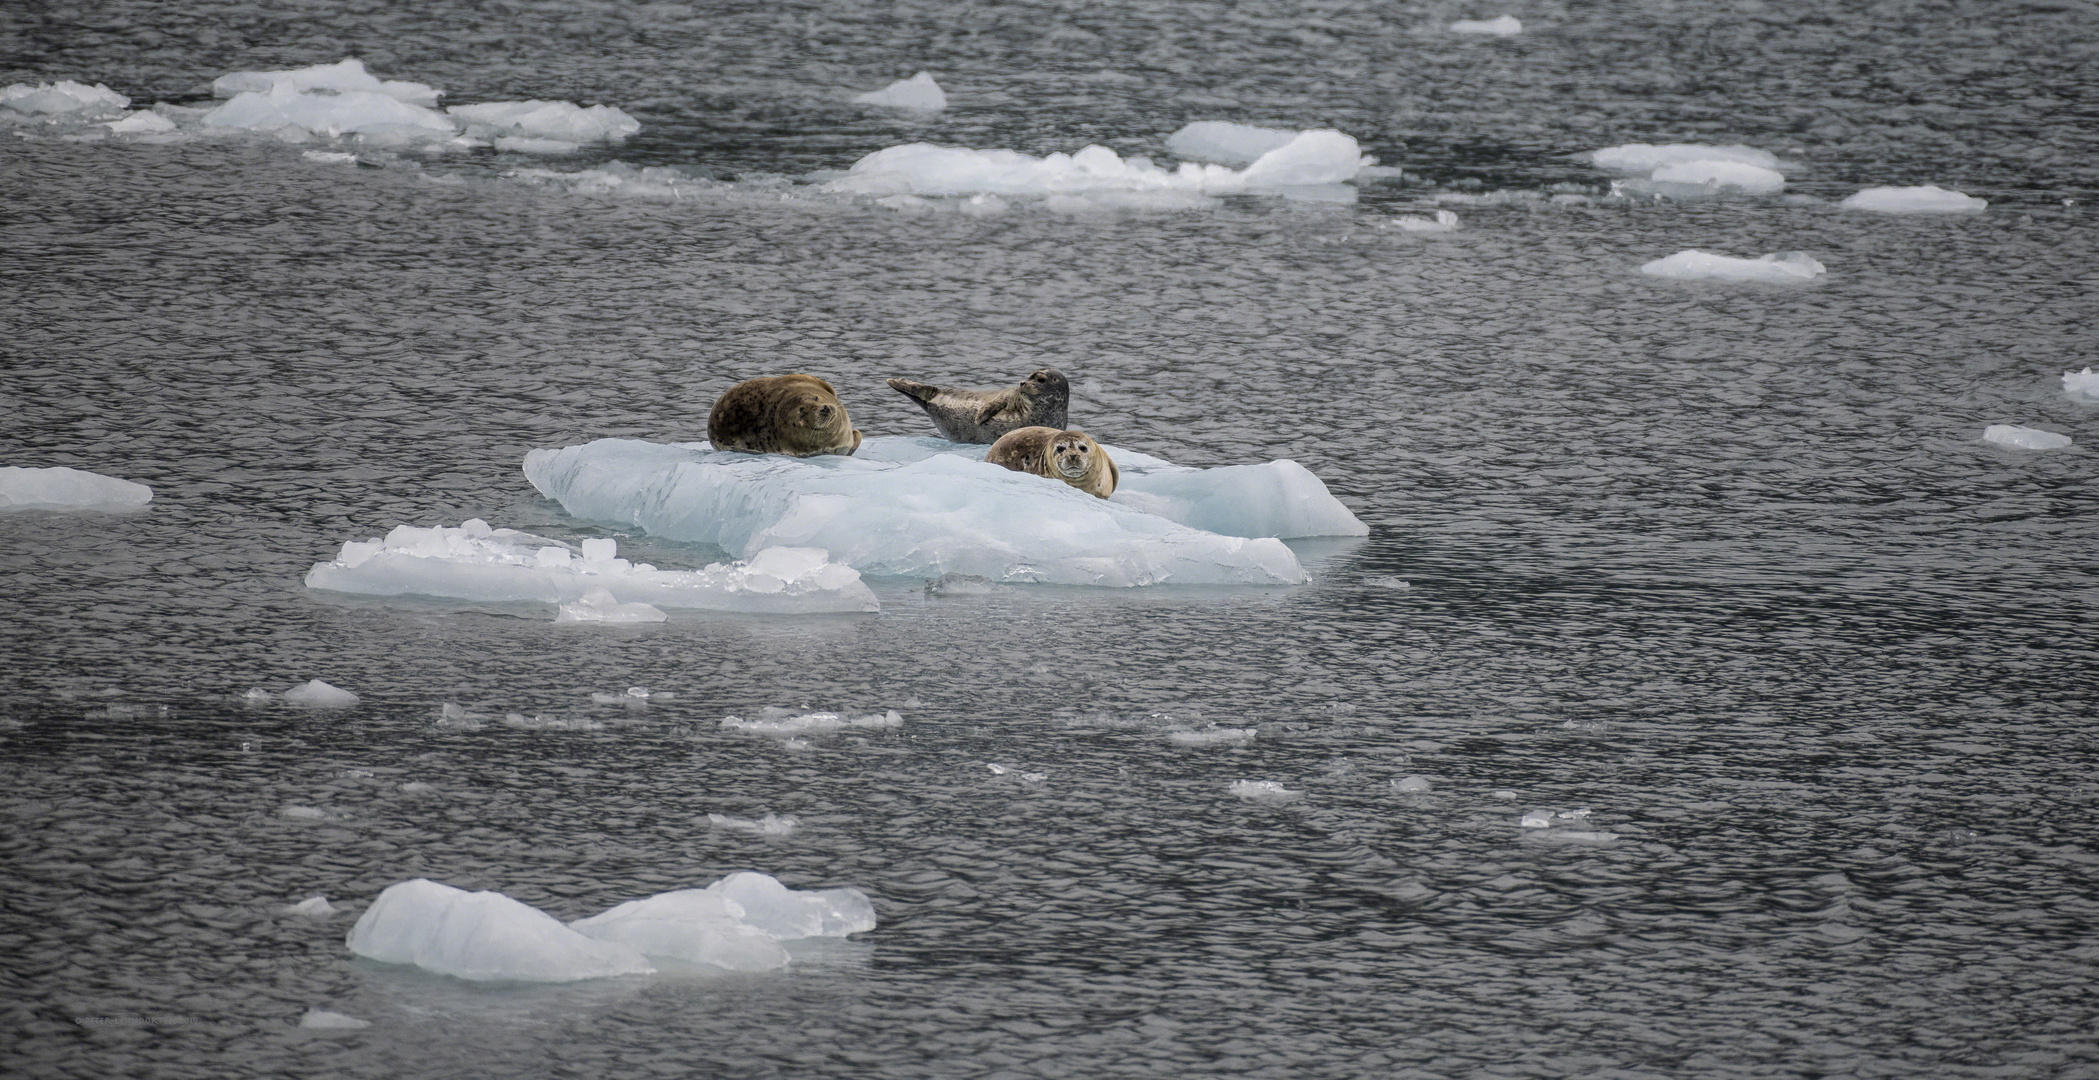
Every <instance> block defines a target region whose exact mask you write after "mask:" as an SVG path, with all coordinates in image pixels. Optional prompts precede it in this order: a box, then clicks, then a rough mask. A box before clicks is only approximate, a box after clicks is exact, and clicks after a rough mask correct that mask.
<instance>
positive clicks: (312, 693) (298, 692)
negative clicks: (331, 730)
mask: <svg viewBox="0 0 2099 1080" xmlns="http://www.w3.org/2000/svg"><path fill="white" fill-rule="evenodd" d="M284 700H286V701H289V702H291V703H292V704H294V705H303V706H305V707H307V708H309V709H347V708H350V707H351V706H353V705H355V704H357V701H358V698H357V695H356V694H353V693H351V692H350V691H348V690H344V689H341V688H339V687H334V686H330V685H328V684H327V683H324V682H322V681H321V680H319V679H314V680H313V681H311V682H306V683H301V684H300V685H298V686H294V687H292V688H291V689H289V690H286V691H285V692H284Z"/></svg>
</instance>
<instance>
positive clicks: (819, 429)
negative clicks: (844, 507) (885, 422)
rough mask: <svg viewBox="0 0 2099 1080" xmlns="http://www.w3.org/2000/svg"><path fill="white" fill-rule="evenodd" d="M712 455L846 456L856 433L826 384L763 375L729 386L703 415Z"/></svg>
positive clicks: (806, 377)
mask: <svg viewBox="0 0 2099 1080" xmlns="http://www.w3.org/2000/svg"><path fill="white" fill-rule="evenodd" d="M707 441H708V442H711V443H713V444H714V448H715V449H716V450H741V451H743V452H744V453H747V454H787V455H789V456H791V457H814V456H816V455H818V454H850V453H852V452H853V451H855V450H858V449H860V432H859V430H858V429H856V428H854V427H853V420H852V418H851V417H849V416H847V415H846V412H845V403H844V402H842V401H839V400H838V392H837V391H835V390H833V389H831V384H830V383H827V382H825V381H823V380H822V379H819V378H817V377H816V376H814V375H803V374H801V373H799V372H797V373H795V374H793V375H767V376H765V377H764V378H759V379H746V380H744V381H743V382H740V383H737V384H736V385H735V386H732V387H730V388H729V389H728V391H727V392H726V393H724V394H722V396H721V397H720V398H717V399H716V400H715V402H714V410H713V411H712V412H710V413H708V414H707Z"/></svg>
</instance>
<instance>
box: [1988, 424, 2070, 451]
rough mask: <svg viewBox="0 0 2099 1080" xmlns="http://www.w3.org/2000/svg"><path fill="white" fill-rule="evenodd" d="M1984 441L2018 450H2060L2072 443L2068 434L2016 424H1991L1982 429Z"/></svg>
mask: <svg viewBox="0 0 2099 1080" xmlns="http://www.w3.org/2000/svg"><path fill="white" fill-rule="evenodd" d="M1982 441H1984V442H1991V443H1996V444H1997V445H1999V446H2009V447H2012V448H2014V449H2018V450H2060V449H2062V448H2063V447H2066V446H2069V445H2070V437H2069V436H2068V435H2061V434H2057V433H2056V432H2053V431H2042V430H2041V429H2039V428H2030V427H2020V426H2018V425H2016V424H1991V425H1990V426H1989V427H1986V428H1984V429H1982Z"/></svg>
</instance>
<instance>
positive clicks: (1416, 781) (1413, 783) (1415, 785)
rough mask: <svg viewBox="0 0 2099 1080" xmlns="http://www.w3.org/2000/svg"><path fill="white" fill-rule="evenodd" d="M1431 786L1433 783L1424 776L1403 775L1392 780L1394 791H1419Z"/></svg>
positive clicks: (1426, 789)
mask: <svg viewBox="0 0 2099 1080" xmlns="http://www.w3.org/2000/svg"><path fill="white" fill-rule="evenodd" d="M1433 787H1435V785H1434V784H1432V783H1430V782H1429V778H1428V777H1426V776H1403V777H1400V778H1399V779H1397V780H1394V781H1392V790H1394V791H1407V792H1421V791H1428V790H1429V789H1431V788H1433Z"/></svg>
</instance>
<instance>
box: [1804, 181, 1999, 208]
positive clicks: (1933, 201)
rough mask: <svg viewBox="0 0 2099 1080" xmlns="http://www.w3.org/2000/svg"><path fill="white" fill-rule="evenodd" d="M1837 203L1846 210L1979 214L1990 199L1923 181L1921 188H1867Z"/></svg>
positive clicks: (1986, 206)
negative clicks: (1973, 196) (1948, 189)
mask: <svg viewBox="0 0 2099 1080" xmlns="http://www.w3.org/2000/svg"><path fill="white" fill-rule="evenodd" d="M1837 205H1838V206H1839V207H1842V208H1843V209H1846V210H1872V211H1874V212H1876V213H1882V214H1979V213H1981V212H1982V211H1983V210H1985V209H1987V208H1988V207H1989V205H1990V200H1988V199H1977V198H1972V197H1970V196H1968V195H1964V194H1962V193H1960V192H1958V191H1947V190H1946V189H1944V188H1941V187H1937V186H1935V185H1931V184H1925V185H1923V186H1921V187H1876V188H1867V189H1865V190H1864V191H1861V192H1859V193H1858V194H1856V195H1853V196H1851V197H1850V198H1848V199H1845V200H1844V201H1843V202H1840V203H1838V204H1837Z"/></svg>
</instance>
